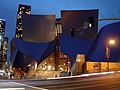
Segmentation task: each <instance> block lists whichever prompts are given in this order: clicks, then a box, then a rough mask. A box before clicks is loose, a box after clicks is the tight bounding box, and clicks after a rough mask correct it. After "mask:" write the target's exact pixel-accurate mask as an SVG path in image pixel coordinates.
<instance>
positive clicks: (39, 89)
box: [10, 82, 49, 90]
mask: <svg viewBox="0 0 120 90" xmlns="http://www.w3.org/2000/svg"><path fill="white" fill-rule="evenodd" d="M10 83H13V84H18V85H21V86H26V87H29V88H33V89H38V90H49V89H45V88H40V87H34V86H30V85H26V84H21V83H17V82H10Z"/></svg>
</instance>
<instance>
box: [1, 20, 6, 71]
mask: <svg viewBox="0 0 120 90" xmlns="http://www.w3.org/2000/svg"><path fill="white" fill-rule="evenodd" d="M5 25H6V20H4V19H0V69H4V70H5V69H6V66H7V50H8V38H7V37H5V36H4V35H5ZM4 67H5V68H4ZM7 68H8V66H7Z"/></svg>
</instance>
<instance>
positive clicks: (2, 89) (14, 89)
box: [0, 88, 25, 90]
mask: <svg viewBox="0 0 120 90" xmlns="http://www.w3.org/2000/svg"><path fill="white" fill-rule="evenodd" d="M0 90H25V88H1V89H0Z"/></svg>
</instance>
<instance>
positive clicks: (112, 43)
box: [105, 39, 115, 71]
mask: <svg viewBox="0 0 120 90" xmlns="http://www.w3.org/2000/svg"><path fill="white" fill-rule="evenodd" d="M114 44H115V40H114V39H111V40H109V42H108V43H107V45H106V48H105V49H106V50H105V57H106V60H107V70H108V71H109V61H108V60H109V58H110V48H109V47H108V45H114Z"/></svg>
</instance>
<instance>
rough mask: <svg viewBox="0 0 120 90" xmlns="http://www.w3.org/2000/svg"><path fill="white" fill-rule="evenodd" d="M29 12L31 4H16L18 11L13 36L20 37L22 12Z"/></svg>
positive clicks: (21, 35)
mask: <svg viewBox="0 0 120 90" xmlns="http://www.w3.org/2000/svg"><path fill="white" fill-rule="evenodd" d="M30 13H31V6H28V5H22V4H19V5H18V12H17V21H16V32H15V37H16V38H20V39H22V37H23V34H22V30H23V26H22V15H23V14H28V15H29V14H30Z"/></svg>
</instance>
